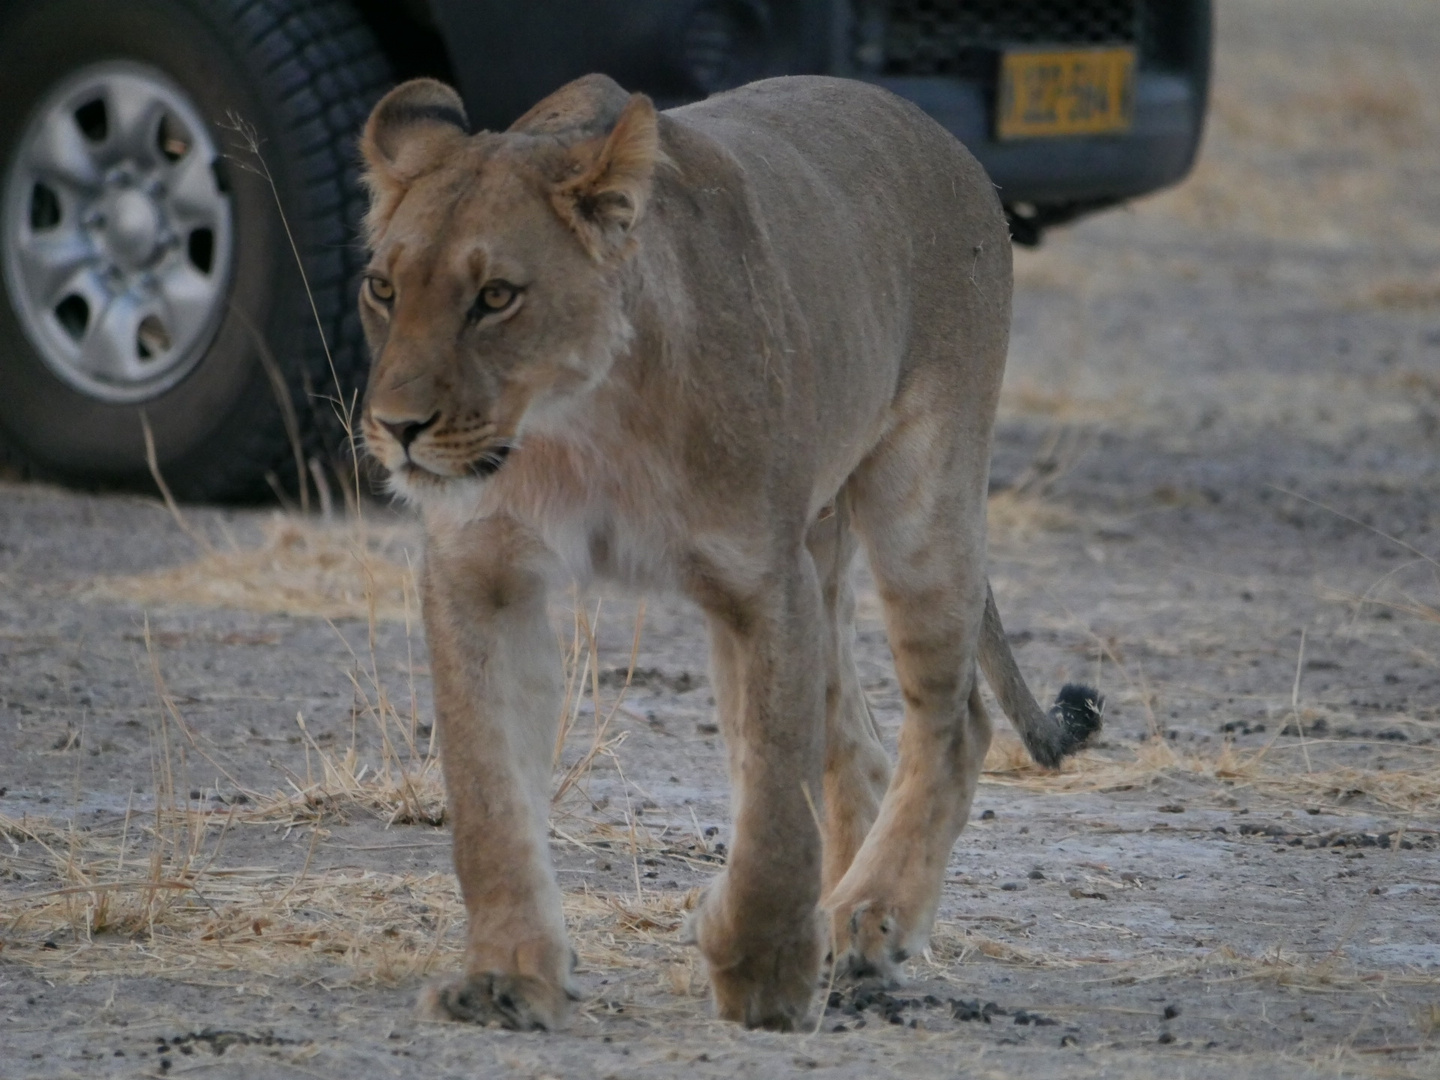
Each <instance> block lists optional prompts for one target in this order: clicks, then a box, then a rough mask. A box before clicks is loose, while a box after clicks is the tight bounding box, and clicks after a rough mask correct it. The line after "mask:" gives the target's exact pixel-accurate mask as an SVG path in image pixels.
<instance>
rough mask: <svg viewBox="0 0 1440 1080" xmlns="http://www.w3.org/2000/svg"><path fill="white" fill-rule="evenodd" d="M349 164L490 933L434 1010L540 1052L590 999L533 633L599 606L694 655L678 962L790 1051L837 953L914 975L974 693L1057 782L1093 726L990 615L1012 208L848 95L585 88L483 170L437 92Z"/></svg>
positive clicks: (861, 92)
mask: <svg viewBox="0 0 1440 1080" xmlns="http://www.w3.org/2000/svg"><path fill="white" fill-rule="evenodd" d="M362 150H363V154H364V159H365V163H366V176H365V179H366V183H367V184H368V186H369V190H370V193H371V199H372V201H371V206H370V211H369V216H368V218H367V219H366V228H367V231H368V241H369V245H370V248H371V250H372V251H373V252H374V257H373V258H372V260H371V262H370V264H369V269H368V270H367V272H366V275H365V280H364V283H363V286H362V288H361V293H360V311H361V314H362V316H363V318H364V322H365V331H366V334H367V335H368V338H369V343H370V347H371V350H372V353H373V357H374V363H373V366H372V368H371V371H370V379H369V384H368V387H367V390H366V394H365V400H364V410H363V430H364V435H365V440H366V445H367V446H368V448H369V450H370V452H371V453H372V454H373V455H374V456H375V457H376V458H377V459H378V460H379V461H380V462H381V463H382V464H383V466H384V467H385V468H386V469H387V470H388V472H389V476H390V481H391V483H392V485H393V487H394V490H395V491H396V492H398V493H400V494H401V495H402V496H404V497H405V498H407V499H410V500H412V501H413V502H414V503H415V504H417V505H418V506H419V508H420V510H421V512H422V513H423V516H424V520H425V530H426V536H427V555H426V560H425V569H424V584H423V591H424V612H425V629H426V635H427V638H428V641H429V647H430V650H431V656H432V670H433V671H434V679H435V708H436V715H437V721H438V731H439V737H440V746H441V751H442V754H443V761H444V772H445V782H446V787H447V790H448V793H449V812H450V814H451V815H452V821H453V825H454V853H455V867H456V871H457V873H458V875H459V878H460V887H461V890H462V892H463V893H464V898H465V905H466V910H467V912H468V915H469V927H468V932H467V940H466V953H465V974H464V976H463V977H462V978H460V979H459V980H457V981H455V982H453V983H451V984H448V985H444V986H441V987H439V988H437V989H436V991H435V992H434V993H433V995H432V1005H434V1006H435V1007H437V1008H438V1009H439V1010H440V1011H441V1012H442V1013H444V1014H448V1015H451V1016H454V1017H458V1018H463V1019H471V1020H481V1021H498V1022H499V1023H502V1024H504V1025H506V1026H508V1027H514V1028H522V1029H528V1028H553V1027H555V1026H556V1025H557V1024H558V1023H560V1022H561V1020H562V1019H563V1017H564V1013H565V1008H566V1001H567V998H574V997H575V996H576V990H575V987H574V983H573V981H572V977H571V969H572V967H573V959H572V956H573V954H572V952H571V950H570V947H569V945H568V944H567V941H566V937H565V926H564V921H563V919H562V916H561V908H560V890H559V888H558V887H557V885H556V880H555V875H554V872H553V870H552V867H551V863H550V857H549V852H548V847H547V840H546V836H547V811H548V808H549V794H550V766H551V751H552V747H553V745H554V739H555V733H556V725H557V723H558V718H559V713H560V695H561V686H560V677H561V672H560V665H559V663H558V657H557V655H556V649H555V643H554V637H553V634H552V631H551V628H550V623H549V622H548V618H547V612H546V596H547V588H548V586H549V585H550V583H552V582H553V581H555V580H556V579H557V578H560V579H562V580H563V579H565V578H570V577H573V578H578V579H581V580H584V579H589V578H592V577H595V576H602V577H606V578H612V579H619V580H621V581H623V582H625V583H628V584H630V585H632V586H638V587H642V588H654V589H677V590H680V591H681V592H683V593H684V594H685V595H687V596H689V597H690V598H691V599H692V600H694V601H695V603H697V604H698V605H699V606H700V608H701V609H702V610H703V612H704V613H705V615H706V617H707V619H708V621H709V629H710V637H711V662H712V665H713V672H714V674H713V678H714V686H715V697H716V702H717V707H718V711H719V718H720V723H721V726H722V729H723V731H724V735H725V740H726V744H727V746H728V749H729V764H730V774H731V783H732V785H733V788H734V817H735V834H734V839H733V843H732V844H731V848H730V858H729V864H728V865H727V866H726V868H725V871H724V872H723V873H722V874H721V875H719V877H717V878H716V880H715V882H714V883H713V885H712V886H711V887H710V888H709V890H708V891H707V893H706V895H705V898H704V900H703V902H702V904H701V905H700V907H699V908H698V910H697V911H696V912H695V913H694V916H693V917H692V919H691V923H690V926H691V930H692V933H693V937H694V940H695V942H696V943H697V944H698V945H699V947H700V949H701V951H702V952H703V954H704V956H705V960H706V961H707V965H708V969H709V976H710V982H711V986H712V988H713V992H714V998H715V1004H716V1008H717V1009H718V1011H719V1014H720V1015H721V1016H722V1017H725V1018H728V1019H732V1020H739V1021H743V1022H744V1023H746V1024H748V1025H751V1026H761V1027H772V1028H780V1029H788V1028H792V1027H794V1026H795V1025H796V1024H797V1023H798V1022H800V1021H801V1020H802V1019H803V1017H804V1015H805V1013H806V1010H807V1008H808V1005H809V1002H810V999H811V995H812V993H813V991H814V989H815V986H816V979H817V973H818V971H819V968H820V965H821V962H822V957H823V956H824V954H825V951H826V943H827V941H831V942H833V948H834V950H835V952H834V958H835V962H836V963H837V964H839V965H841V969H842V970H843V971H849V972H852V973H859V974H866V973H879V974H885V973H889V972H891V971H892V970H893V967H894V965H895V964H896V963H898V962H899V961H901V960H903V959H904V958H905V957H906V956H907V955H908V954H910V953H913V952H915V951H916V950H918V949H920V948H922V947H923V946H924V944H925V941H926V939H927V936H928V934H929V932H930V927H931V924H932V922H933V920H934V916H935V909H936V906H937V904H938V902H939V897H940V889H941V881H942V876H943V873H944V870H945V864H946V860H947V858H948V856H949V853H950V848H951V846H952V845H953V844H954V842H955V839H956V837H957V836H958V834H959V832H960V830H961V827H962V826H963V825H964V824H965V819H966V816H967V814H968V813H969V808H970V800H971V796H972V795H973V793H974V790H975V783H976V778H977V776H978V774H979V771H980V766H981V762H982V761H983V759H984V757H985V751H986V748H987V746H988V745H989V743H990V721H989V719H988V718H987V716H986V714H985V710H984V709H983V707H982V705H981V701H980V695H979V688H978V686H977V682H976V680H977V675H976V660H977V657H978V659H979V663H980V666H981V667H983V668H984V670H985V674H986V676H987V678H988V679H989V681H990V684H991V686H992V687H993V688H994V690H995V691H996V694H997V696H998V698H999V700H1000V702H1001V704H1002V706H1003V707H1004V709H1005V712H1006V714H1007V715H1008V716H1009V717H1010V718H1011V720H1012V721H1013V722H1014V723H1015V724H1016V726H1017V728H1018V730H1019V731H1020V733H1021V735H1022V736H1023V737H1024V739H1025V742H1026V745H1027V746H1028V747H1029V748H1030V751H1031V753H1032V754H1033V755H1034V756H1035V758H1036V759H1037V760H1039V761H1041V762H1043V763H1045V764H1047V765H1053V764H1055V763H1056V762H1058V761H1059V760H1060V758H1061V756H1062V755H1064V754H1066V753H1069V752H1070V751H1072V750H1074V749H1076V748H1077V747H1078V746H1079V745H1080V744H1081V743H1082V742H1083V741H1084V740H1085V739H1086V737H1087V736H1088V735H1089V734H1090V732H1091V731H1093V730H1094V729H1095V727H1096V726H1097V725H1098V723H1099V718H1100V717H1099V704H1098V700H1097V698H1096V695H1095V694H1094V693H1093V692H1091V691H1088V690H1085V689H1084V688H1067V690H1066V691H1064V692H1062V699H1061V701H1060V703H1059V704H1057V706H1056V707H1055V708H1052V709H1051V710H1050V712H1049V713H1048V714H1047V713H1045V712H1043V711H1042V710H1041V709H1040V708H1039V707H1038V706H1037V705H1036V704H1035V701H1034V699H1033V698H1032V697H1031V696H1030V692H1029V691H1028V690H1027V689H1026V687H1025V684H1024V682H1023V680H1022V678H1021V676H1020V674H1019V672H1018V671H1017V669H1016V667H1015V662H1014V658H1013V657H1012V656H1011V653H1010V650H1009V648H1008V646H1007V645H1006V641H1005V636H1004V632H1003V631H1002V629H1001V626H1000V620H999V617H998V616H997V614H996V612H995V607H994V603H993V600H992V599H991V598H990V596H989V591H988V586H987V584H986V577H985V495H986V481H987V472H988V469H989V461H990V437H991V427H992V424H993V421H994V415H995V407H996V398H997V395H998V394H999V392H1000V378H1001V372H1002V370H1003V368H1004V364H1005V348H1006V339H1007V335H1008V331H1009V324H1010V290H1011V270H1010V258H1011V256H1010V240H1009V237H1008V235H1007V232H1006V227H1005V221H1004V218H1003V216H1002V214H1001V210H1000V205H999V203H998V202H997V200H996V197H995V193H994V191H993V190H992V188H991V184H990V182H989V181H988V180H987V179H986V177H985V174H984V172H983V171H982V170H981V168H980V166H979V165H978V164H977V163H976V162H975V160H974V158H972V157H971V156H970V154H969V153H968V152H967V151H966V150H965V149H964V148H963V147H961V145H960V144H959V143H958V142H956V141H955V139H954V138H952V137H951V136H950V135H949V134H948V133H946V132H945V131H944V130H942V129H941V128H940V127H939V126H938V125H937V124H936V123H934V122H933V121H932V120H930V119H929V118H928V117H926V116H925V114H924V113H922V112H921V111H920V110H919V109H917V108H916V107H914V106H913V105H910V104H908V103H906V102H904V101H902V100H901V99H899V98H897V97H894V96H892V95H890V94H889V93H886V92H884V91H882V90H878V89H875V88H873V87H869V86H865V85H862V84H860V83H855V82H847V81H843V80H837V79H829V78H785V79H772V80H768V81H766V82H760V83H756V84H754V85H752V86H746V87H743V88H741V89H739V90H735V91H732V92H730V93H726V94H721V95H719V96H716V97H712V98H710V99H709V100H707V101H703V102H701V103H699V104H695V105H688V106H686V107H684V108H679V109H674V110H671V111H668V112H666V113H663V114H657V112H656V110H655V108H654V106H653V105H652V104H651V102H650V101H649V99H647V98H645V97H644V96H641V95H638V94H635V95H632V94H627V93H626V92H625V91H623V90H622V89H621V88H620V87H619V86H617V85H616V84H615V83H614V82H612V81H611V80H609V79H607V78H604V77H602V76H589V77H586V78H584V79H580V80H579V81H577V82H574V83H571V84H570V85H568V86H566V87H564V88H563V89H561V90H560V91H558V92H557V93H555V94H554V95H552V96H551V97H549V98H547V99H545V100H544V101H542V102H541V103H540V104H539V105H537V106H535V107H534V108H533V109H532V110H530V112H528V113H527V114H526V115H525V116H523V117H521V118H520V119H519V120H518V121H516V122H515V124H514V126H513V127H511V128H510V129H509V130H508V131H506V132H503V133H500V134H495V133H491V132H480V133H478V134H471V133H470V131H469V130H468V125H467V122H466V117H465V113H464V109H463V107H462V105H461V102H460V99H459V97H458V96H457V95H456V94H455V93H454V92H453V91H452V90H450V89H449V88H448V87H446V86H444V85H443V84H441V83H438V82H434V81H432V80H425V79H421V80H416V81H413V82H408V83H406V84H404V85H402V86H400V87H399V88H397V89H396V90H394V91H392V92H391V93H390V94H389V95H387V96H386V97H385V98H384V99H383V100H382V101H381V102H380V103H379V104H378V105H377V106H376V107H375V110H374V112H373V113H372V114H371V116H370V119H369V121H368V123H367V124H366V127H365V132H364V136H363V139H362ZM857 538H858V541H860V542H863V543H864V545H865V548H866V552H867V554H868V556H869V562H870V566H871V569H872V570H873V572H874V576H875V580H876V582H877V584H878V587H879V593H880V596H881V598H882V600H883V602H884V605H885V620H886V626H887V628H888V632H889V638H890V644H891V648H892V650H893V652H894V656H895V666H896V670H897V673H898V677H899V682H900V686H901V687H902V689H903V691H904V699H905V720H904V726H903V729H902V731H901V735H900V751H899V761H898V763H897V764H896V766H895V769H894V772H893V775H892V771H891V767H890V763H889V761H888V759H887V756H886V754H885V751H884V750H883V749H882V746H881V743H880V740H879V738H878V736H877V731H876V727H875V723H874V721H873V720H872V719H871V716H870V712H869V709H868V708H867V706H866V702H865V695H864V694H863V692H862V691H861V689H860V685H859V682H858V679H857V676H856V670H855V664H854V660H853V658H852V655H851V647H852V646H851V638H852V617H853V612H854V606H855V605H854V596H853V594H852V591H851V584H850V574H849V571H850V565H851V562H852V560H853V558H854V555H855V551H856V547H857ZM817 809H818V820H817V812H816V811H817ZM822 912H824V913H825V914H826V915H828V917H829V919H830V924H831V927H830V929H831V935H833V936H831V935H827V934H826V932H825V929H824V926H823V921H822V914H821V913H822Z"/></svg>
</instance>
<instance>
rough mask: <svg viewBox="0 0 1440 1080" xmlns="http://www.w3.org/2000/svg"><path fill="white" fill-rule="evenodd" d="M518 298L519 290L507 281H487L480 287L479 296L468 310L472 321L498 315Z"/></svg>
mask: <svg viewBox="0 0 1440 1080" xmlns="http://www.w3.org/2000/svg"><path fill="white" fill-rule="evenodd" d="M519 296H520V290H519V289H517V288H516V287H515V286H514V285H511V284H510V283H509V282H508V281H499V280H496V281H487V282H486V283H485V284H484V285H482V286H480V295H479V296H477V297H476V298H475V304H474V306H473V307H471V309H470V317H471V318H472V319H483V318H484V317H485V316H486V315H498V314H500V312H502V311H505V310H507V309H508V308H510V307H511V305H513V304H514V303H515V301H516V300H517V299H518V298H519Z"/></svg>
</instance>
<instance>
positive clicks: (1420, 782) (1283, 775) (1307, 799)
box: [984, 736, 1440, 814]
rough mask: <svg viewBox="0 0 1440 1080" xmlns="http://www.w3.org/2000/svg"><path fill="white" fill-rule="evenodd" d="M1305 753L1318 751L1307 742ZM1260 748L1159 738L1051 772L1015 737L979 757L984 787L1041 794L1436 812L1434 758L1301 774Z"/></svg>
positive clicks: (1318, 743)
mask: <svg viewBox="0 0 1440 1080" xmlns="http://www.w3.org/2000/svg"><path fill="white" fill-rule="evenodd" d="M1307 745H1308V749H1310V750H1315V749H1317V748H1322V747H1324V746H1325V745H1326V743H1325V741H1323V740H1315V739H1311V740H1310V741H1309V742H1308V744H1307ZM1266 749H1268V748H1261V749H1257V750H1242V749H1240V748H1238V747H1236V746H1234V745H1233V744H1232V743H1229V742H1226V743H1224V744H1222V746H1221V747H1220V749H1219V750H1218V751H1217V752H1215V753H1213V754H1211V753H1204V752H1189V753H1187V752H1184V751H1181V750H1179V749H1178V748H1176V747H1175V746H1174V745H1173V744H1172V743H1170V742H1167V741H1166V740H1164V739H1149V740H1147V741H1146V742H1144V743H1142V744H1141V745H1140V747H1139V748H1138V749H1137V750H1136V751H1135V753H1134V755H1133V756H1131V757H1125V758H1116V757H1109V756H1102V755H1101V754H1100V753H1098V752H1096V751H1087V752H1084V753H1081V754H1079V755H1077V756H1075V757H1073V758H1070V759H1069V760H1067V761H1066V762H1065V763H1064V765H1062V766H1061V768H1060V769H1059V770H1058V771H1049V770H1046V769H1042V768H1040V767H1039V766H1038V765H1036V764H1035V763H1034V762H1033V761H1031V759H1030V757H1029V755H1028V754H1027V753H1026V752H1025V749H1024V747H1023V746H1022V745H1021V744H1020V743H1019V742H1018V741H1017V740H1015V739H1013V738H1010V737H1006V736H1001V737H998V738H996V739H995V741H994V743H993V744H992V745H991V748H990V753H989V755H988V756H987V757H986V759H985V771H984V781H985V782H987V783H992V784H1000V785H1004V786H1007V787H1018V788H1023V789H1024V790H1026V791H1034V792H1040V793H1046V794H1058V793H1071V792H1089V791H1097V792H1105V791H1125V790H1129V789H1132V788H1139V787H1145V786H1147V785H1149V784H1151V783H1154V782H1157V781H1159V780H1161V779H1163V778H1165V777H1185V778H1186V779H1188V780H1191V781H1194V780H1196V779H1201V780H1210V781H1213V782H1214V783H1215V784H1216V785H1217V786H1224V787H1226V788H1227V789H1229V788H1234V787H1246V788H1249V789H1251V790H1252V791H1255V792H1256V793H1257V794H1261V795H1265V796H1267V797H1270V798H1274V799H1277V800H1281V801H1285V802H1291V803H1298V804H1302V805H1305V806H1317V805H1321V804H1324V803H1331V804H1338V803H1342V802H1343V803H1349V802H1351V801H1352V800H1355V799H1357V798H1361V797H1364V798H1369V799H1370V800H1372V801H1373V802H1375V803H1376V804H1378V805H1379V806H1382V807H1384V808H1386V809H1387V810H1392V811H1396V812H1400V813H1406V814H1434V813H1440V755H1434V756H1427V757H1424V758H1421V759H1420V760H1419V763H1418V764H1417V765H1416V767H1415V768H1412V769H1384V770H1379V769H1357V768H1349V767H1337V768H1329V769H1316V770H1312V771H1301V770H1299V769H1296V768H1293V767H1290V766H1287V765H1286V764H1285V763H1284V762H1283V761H1281V760H1278V759H1275V758H1274V757H1273V756H1272V755H1267V753H1266Z"/></svg>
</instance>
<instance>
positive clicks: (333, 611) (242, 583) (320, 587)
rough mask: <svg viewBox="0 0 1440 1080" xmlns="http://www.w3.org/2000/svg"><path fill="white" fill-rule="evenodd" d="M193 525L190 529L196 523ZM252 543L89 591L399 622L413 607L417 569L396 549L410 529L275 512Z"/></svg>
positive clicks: (151, 601)
mask: <svg viewBox="0 0 1440 1080" xmlns="http://www.w3.org/2000/svg"><path fill="white" fill-rule="evenodd" d="M192 531H193V530H192ZM262 534H263V535H262V540H261V542H260V544H259V545H258V546H256V547H253V548H241V547H231V548H230V549H229V550H217V549H213V548H212V549H211V550H209V551H208V552H206V553H205V554H204V555H202V557H201V558H199V559H197V560H195V561H194V562H191V563H186V564H184V565H182V566H176V567H171V568H168V569H165V570H157V571H152V572H150V573H145V574H131V575H125V576H121V577H110V578H102V579H100V580H99V581H97V582H95V583H94V584H93V585H91V586H89V587H88V588H87V590H86V595H87V596H92V597H95V598H97V599H106V600H125V601H130V602H132V603H136V604H139V605H142V606H144V607H147V608H157V607H179V606H185V607H200V608H230V609H238V610H241V611H259V612H267V613H269V612H280V613H284V614H287V615H297V616H311V617H317V618H323V619H366V620H368V619H369V618H370V616H371V614H372V613H373V614H374V617H375V618H376V619H379V620H385V621H394V622H401V621H404V620H406V619H407V618H409V617H410V614H411V613H412V612H413V611H414V610H415V604H414V601H413V598H414V597H415V596H416V586H415V579H414V574H413V573H412V571H411V568H410V566H409V565H408V564H407V563H406V562H405V561H403V560H402V559H401V558H399V557H397V556H395V555H394V554H393V553H394V552H395V551H397V549H401V548H402V547H403V545H404V543H405V542H406V541H407V540H409V539H410V533H409V531H408V530H405V529H401V528H390V529H384V530H380V529H376V528H375V527H374V526H369V527H365V526H364V525H363V522H361V521H360V520H359V519H356V521H354V522H352V523H346V524H339V525H334V526H325V525H322V524H319V523H317V522H314V521H313V520H306V519H302V518H295V517H290V516H286V515H282V514H276V515H275V516H273V517H272V518H271V519H270V520H269V521H268V522H266V523H265V524H264V525H263V526H262Z"/></svg>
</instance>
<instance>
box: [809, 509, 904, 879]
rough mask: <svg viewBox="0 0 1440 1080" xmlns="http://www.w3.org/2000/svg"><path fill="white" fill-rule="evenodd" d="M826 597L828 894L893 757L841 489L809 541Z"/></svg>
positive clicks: (885, 782) (866, 823) (875, 807)
mask: <svg viewBox="0 0 1440 1080" xmlns="http://www.w3.org/2000/svg"><path fill="white" fill-rule="evenodd" d="M807 543H808V546H809V548H810V555H811V557H812V558H813V559H814V560H815V569H816V572H817V573H818V574H819V577H820V591H821V595H822V597H823V599H824V602H825V611H824V616H823V618H824V628H825V633H826V634H827V636H828V640H827V641H826V642H825V651H826V657H825V784H824V792H825V799H824V811H823V826H824V859H823V863H822V873H821V882H822V884H821V890H820V895H821V896H822V897H824V896H828V895H829V894H830V890H831V889H833V888H834V887H835V886H836V885H837V884H838V883H839V881H840V879H841V878H842V877H844V875H845V871H846V870H848V869H849V868H850V864H851V863H852V862H853V861H854V860H855V854H856V852H858V851H859V850H860V846H861V844H863V843H864V842H865V836H866V834H868V833H869V832H870V827H871V826H872V825H873V824H874V823H875V817H876V815H877V814H878V813H879V812H880V800H881V799H882V798H884V796H885V789H886V787H888V786H889V783H890V759H889V757H887V756H886V754H885V748H884V746H883V745H882V744H881V742H880V732H879V730H878V729H877V728H876V726H875V719H874V717H873V716H872V715H871V713H870V705H869V702H867V701H866V699H865V691H864V690H863V689H861V687H860V676H859V673H858V672H857V671H856V668H855V648H854V637H855V589H854V586H853V585H852V584H851V577H850V570H851V566H852V564H853V563H854V561H855V551H856V548H857V546H858V544H857V540H856V537H855V532H854V529H853V528H852V526H851V521H850V497H849V493H848V491H846V490H845V489H841V491H840V494H839V495H838V496H836V498H835V502H834V504H833V505H832V506H831V507H830V508H829V512H828V513H823V514H822V515H821V518H820V520H819V521H817V522H815V524H814V525H812V526H811V527H810V535H809V537H808V540H807Z"/></svg>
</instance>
